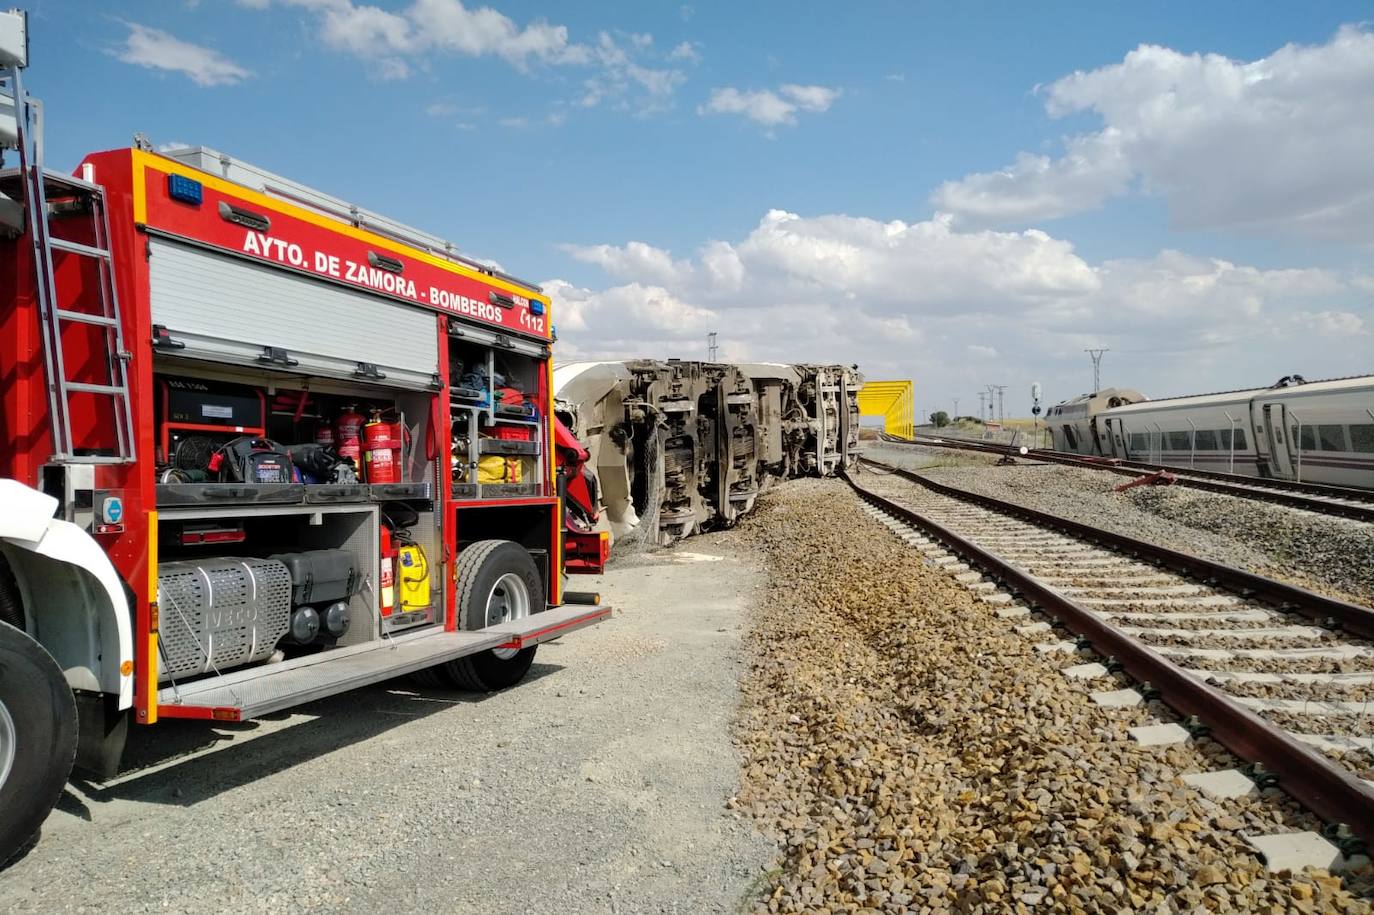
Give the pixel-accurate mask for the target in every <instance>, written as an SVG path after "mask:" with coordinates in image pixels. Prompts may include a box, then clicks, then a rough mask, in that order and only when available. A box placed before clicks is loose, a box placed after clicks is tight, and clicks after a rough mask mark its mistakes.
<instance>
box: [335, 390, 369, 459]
mask: <svg viewBox="0 0 1374 915" xmlns="http://www.w3.org/2000/svg"><path fill="white" fill-rule="evenodd" d="M362 428H363V415H362V414H361V413H359V412H358V410H357V408H356V407H354V406H353V405H352V404H349V405H348V406H347V407H345V408H344V411H343V412H342V413H340V414H339V416H338V418H337V419H335V420H334V444H335V445H336V448H335V450H336V451H337V452H338V454H339V457H341V458H347V459H348V460H350V461H352V462H353V466H354V467H355V468H356V469H357V470H358V471H359V473H360V474H361V472H362V469H363V448H362V438H361V434H362Z"/></svg>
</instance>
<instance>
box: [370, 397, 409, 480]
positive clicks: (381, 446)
mask: <svg viewBox="0 0 1374 915" xmlns="http://www.w3.org/2000/svg"><path fill="white" fill-rule="evenodd" d="M363 462H364V463H365V465H366V467H367V482H369V483H399V482H400V481H401V424H400V423H387V422H383V421H382V412H381V411H380V410H373V411H372V419H371V420H370V421H369V422H368V424H367V425H366V426H363Z"/></svg>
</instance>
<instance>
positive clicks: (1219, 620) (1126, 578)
mask: <svg viewBox="0 0 1374 915" xmlns="http://www.w3.org/2000/svg"><path fill="white" fill-rule="evenodd" d="M861 466H866V467H868V468H870V469H872V470H875V471H877V472H879V473H883V474H887V475H888V476H886V477H877V476H874V475H870V476H869V480H870V481H872V482H868V481H866V482H865V484H863V485H861V484H860V483H858V482H857V481H856V480H855V479H853V478H852V477H851V478H850V480H849V482H850V484H851V485H852V486H854V488H855V489H856V491H858V492H859V494H860V495H861V496H862V497H863V498H864V499H865V500H866V501H867V502H869V503H870V504H871V505H873V506H874V507H875V510H876V511H877V512H879V513H881V514H882V515H883V516H885V517H884V520H885V522H886V523H888V525H889V527H893V529H894V530H895V531H897V532H898V533H899V534H901V535H902V536H903V537H904V539H906V540H907V541H908V542H909V543H911V544H912V545H913V546H916V547H917V548H918V549H920V550H921V551H922V552H923V553H924V554H925V555H926V557H927V559H928V560H929V561H932V562H934V563H936V564H938V565H942V566H945V567H946V568H947V569H951V570H952V571H953V573H954V574H955V575H956V577H957V578H958V579H960V580H961V581H963V582H965V584H966V585H967V586H968V587H970V588H972V589H974V590H977V591H981V592H983V596H984V599H985V600H987V601H988V602H990V603H993V604H996V605H999V606H998V615H999V616H1003V617H1006V618H1009V619H1013V620H1016V619H1024V620H1025V622H1024V623H1023V624H1022V625H1021V626H1020V627H1019V628H1018V631H1020V632H1022V633H1023V634H1024V635H1026V636H1028V637H1030V638H1034V639H1037V640H1040V639H1045V640H1047V641H1044V642H1041V644H1040V645H1039V646H1038V648H1039V649H1040V650H1041V651H1045V652H1066V653H1068V652H1075V651H1077V650H1078V649H1079V648H1082V647H1088V646H1091V647H1092V648H1093V649H1095V650H1096V651H1097V652H1098V653H1099V654H1100V655H1102V656H1103V657H1104V658H1106V659H1107V661H1106V662H1105V664H1099V665H1093V664H1088V665H1076V666H1075V668H1073V670H1074V673H1073V674H1070V675H1071V676H1075V675H1076V676H1085V677H1093V676H1105V675H1106V674H1107V673H1108V672H1109V671H1110V670H1112V669H1122V670H1124V671H1125V672H1126V673H1127V674H1129V675H1130V676H1131V677H1132V678H1134V680H1135V681H1136V682H1137V683H1138V684H1141V686H1140V687H1139V689H1138V690H1136V691H1131V690H1124V691H1115V692H1113V693H1104V694H1101V695H1102V703H1103V704H1105V705H1111V704H1128V705H1130V704H1138V703H1139V702H1141V701H1143V699H1144V698H1146V697H1150V696H1153V695H1156V694H1157V695H1158V697H1159V698H1161V699H1163V701H1164V702H1166V703H1167V704H1168V705H1170V706H1172V707H1173V708H1174V709H1175V710H1176V711H1178V712H1179V713H1180V715H1181V716H1182V717H1183V718H1184V719H1185V720H1187V721H1189V722H1190V723H1191V725H1192V726H1193V727H1194V729H1195V731H1199V732H1201V731H1203V730H1205V731H1207V732H1209V733H1210V734H1211V736H1213V737H1214V738H1215V739H1216V740H1218V741H1219V742H1220V743H1222V744H1224V745H1225V746H1227V747H1228V749H1230V750H1231V751H1232V752H1234V753H1235V754H1236V755H1237V756H1239V757H1241V758H1242V759H1245V760H1248V761H1250V762H1251V763H1252V764H1255V768H1254V770H1253V771H1252V772H1251V773H1249V774H1250V775H1251V776H1252V777H1254V778H1256V779H1258V780H1259V781H1260V782H1261V783H1262V784H1268V783H1270V782H1273V781H1277V782H1278V784H1279V785H1280V786H1281V787H1283V788H1284V789H1285V790H1286V791H1287V792H1288V793H1289V794H1291V795H1293V796H1294V797H1295V798H1297V799H1298V800H1299V801H1300V802H1302V803H1303V804H1304V805H1305V806H1307V807H1308V808H1309V809H1311V810H1313V812H1315V813H1317V814H1318V815H1319V816H1321V817H1323V819H1325V820H1326V821H1327V822H1328V823H1329V824H1331V828H1330V836H1331V838H1332V839H1333V840H1334V841H1336V842H1337V843H1338V844H1342V847H1343V848H1344V849H1345V850H1346V851H1356V850H1358V849H1359V848H1362V847H1364V846H1363V843H1364V842H1368V841H1371V840H1374V787H1372V786H1371V783H1370V782H1368V781H1366V779H1368V778H1370V777H1371V776H1374V737H1372V736H1371V734H1374V728H1371V723H1372V722H1374V643H1371V641H1370V639H1371V637H1374V611H1372V610H1370V609H1369V608H1366V607H1361V606H1358V605H1355V604H1349V603H1345V602H1342V601H1338V600H1333V599H1331V598H1327V597H1324V596H1321V595H1318V594H1314V593H1312V592H1310V591H1306V590H1304V589H1302V588H1297V587H1295V586H1292V585H1288V584H1286V583H1283V582H1278V581H1274V580H1272V579H1267V578H1264V577H1262V576H1258V575H1254V574H1253V573H1250V572H1245V571H1243V570H1239V569H1233V568H1230V567H1227V566H1223V565H1220V564H1217V563H1212V562H1209V561H1206V560H1202V559H1198V558H1196V557H1192V556H1187V555H1185V554H1182V553H1178V552H1176V551H1173V550H1169V549H1166V548H1163V547H1159V546H1156V545H1153V544H1149V543H1145V542H1143V541H1137V540H1133V539H1132V538H1129V537H1124V536H1122V535H1118V534H1113V533H1110V532H1107V531H1102V530H1099V529H1096V528H1092V527H1091V526H1088V525H1083V524H1080V523H1078V522H1073V521H1068V520H1066V519H1059V518H1054V517H1053V516H1049V515H1045V514H1043V513H1040V512H1035V511H1033V510H1030V509H1026V508H1024V507H1021V506H1016V505H1012V504H1011V503H1005V502H1000V501H999V500H996V499H992V498H990V497H987V496H982V495H978V494H974V493H967V492H963V491H961V490H957V489H954V488H953V487H948V486H944V485H942V484H939V483H935V482H934V481H931V480H929V479H926V478H924V477H922V476H920V475H919V474H915V473H912V472H910V471H904V470H900V469H898V468H895V467H889V466H887V465H883V464H880V463H878V462H875V461H869V460H867V459H865V460H864V462H863V465H861ZM894 479H900V480H902V481H903V482H901V483H899V484H898V485H897V486H896V487H893V486H891V485H890V484H887V482H886V481H887V480H894ZM879 481H882V482H879ZM912 484H916V485H912ZM877 489H887V490H889V491H888V492H887V493H886V494H884V493H880V492H877V491H875V490H877ZM891 496H896V497H897V498H896V499H895V500H894V499H893V498H890V497H891ZM946 548H948V549H946ZM951 551H952V552H953V553H955V554H958V556H959V557H962V558H963V559H964V560H966V563H967V564H966V563H964V562H959V560H958V558H956V557H955V556H952V555H950V552H951ZM984 573H986V574H987V575H988V576H989V577H990V579H991V580H987V579H985V578H984ZM1018 599H1019V600H1018ZM1036 613H1040V614H1044V616H1045V617H1046V618H1044V619H1038V620H1037V619H1035V614H1036ZM1056 628H1062V629H1067V630H1068V631H1069V632H1070V633H1071V634H1073V635H1076V636H1077V637H1078V638H1077V641H1075V640H1071V639H1066V638H1064V637H1063V636H1062V635H1060V636H1058V637H1056V635H1055V629H1056Z"/></svg>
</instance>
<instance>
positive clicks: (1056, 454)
mask: <svg viewBox="0 0 1374 915" xmlns="http://www.w3.org/2000/svg"><path fill="white" fill-rule="evenodd" d="M883 441H886V442H889V443H892V444H899V445H918V446H922V447H928V448H955V449H959V450H963V451H976V452H978V453H981V454H999V455H1011V456H1020V451H1019V450H1018V449H1015V448H1013V447H1012V446H1011V445H1004V444H1000V443H996V442H971V441H961V440H958V439H942V440H940V441H930V440H925V441H923V440H920V439H910V440H908V439H900V438H897V437H895V436H884V438H883ZM1026 457H1029V458H1033V459H1035V460H1037V461H1051V462H1054V463H1057V464H1064V465H1066V466H1070V467H1081V468H1083V469H1086V470H1105V471H1108V472H1110V473H1115V474H1118V475H1121V476H1128V477H1134V478H1136V479H1139V478H1141V477H1144V476H1148V475H1149V474H1151V473H1157V472H1159V471H1161V470H1163V471H1167V472H1169V473H1171V474H1173V475H1174V485H1178V486H1187V487H1189V488H1191V489H1200V490H1203V491H1206V492H1215V493H1219V494H1221V495H1227V496H1235V497H1237V498H1241V499H1253V500H1255V501H1258V502H1271V503H1273V504H1276V505H1286V506H1288V507H1290V508H1301V509H1304V510H1305V511H1311V512H1317V513H1319V514H1323V515H1336V516H1339V517H1342V518H1351V519H1353V520H1356V521H1368V522H1374V490H1362V489H1352V488H1348V487H1342V486H1326V485H1323V484H1320V483H1295V482H1294V481H1292V480H1271V479H1267V478H1263V477H1242V476H1239V475H1237V474H1228V473H1219V472H1217V471H1210V470H1197V469H1194V468H1191V467H1179V466H1177V465H1173V464H1150V463H1146V462H1144V461H1126V460H1122V459H1120V458H1092V457H1086V456H1084V455H1078V454H1066V453H1064V452H1062V451H1052V450H1049V449H1045V448H1032V449H1030V450H1029V451H1028V453H1027V454H1026ZM1330 500H1343V501H1330Z"/></svg>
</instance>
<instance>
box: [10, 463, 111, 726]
mask: <svg viewBox="0 0 1374 915" xmlns="http://www.w3.org/2000/svg"><path fill="white" fill-rule="evenodd" d="M0 503H3V504H6V505H7V506H8V507H9V508H10V509H11V510H10V511H7V512H6V517H5V518H4V519H3V521H0V553H3V555H4V557H5V559H6V561H7V562H8V564H9V567H10V570H11V572H12V573H13V575H14V579H15V584H16V585H17V588H18V592H19V598H20V601H21V602H22V604H23V607H24V608H25V629H26V630H27V631H28V633H29V635H31V636H32V637H33V638H34V639H35V640H37V641H38V643H39V644H41V645H42V646H43V647H44V648H45V649H46V650H47V651H48V653H49V654H51V655H52V656H53V659H54V660H56V661H57V663H58V666H60V667H61V668H62V670H63V673H64V674H65V676H66V678H67V682H68V683H69V684H70V685H71V687H72V688H73V689H77V690H88V691H92V692H101V693H108V694H111V695H113V696H115V697H117V706H118V708H120V709H126V708H129V707H131V706H132V705H133V699H134V678H133V667H134V665H133V654H134V634H133V623H132V617H131V614H130V612H129V601H128V598H127V596H126V591H125V587H124V582H123V581H122V580H121V579H120V577H119V574H118V573H117V572H116V571H115V568H114V566H113V565H112V564H111V563H110V560H109V557H108V556H106V555H105V551H104V550H103V549H102V548H101V547H100V544H98V543H97V542H96V541H95V539H94V538H93V537H91V535H90V534H88V533H86V532H85V531H84V530H82V529H81V528H79V527H77V526H76V525H75V524H71V523H70V522H67V521H62V520H58V519H56V518H53V517H52V513H53V511H54V510H55V509H56V500H55V499H52V498H51V497H50V496H46V495H43V494H42V493H39V492H37V491H36V490H33V489H30V488H29V487H27V486H24V485H22V484H20V483H17V482H15V481H13V480H0Z"/></svg>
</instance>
